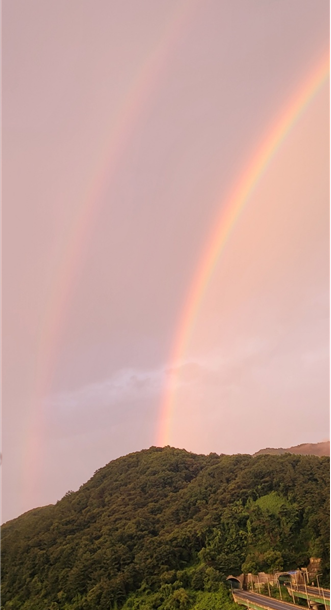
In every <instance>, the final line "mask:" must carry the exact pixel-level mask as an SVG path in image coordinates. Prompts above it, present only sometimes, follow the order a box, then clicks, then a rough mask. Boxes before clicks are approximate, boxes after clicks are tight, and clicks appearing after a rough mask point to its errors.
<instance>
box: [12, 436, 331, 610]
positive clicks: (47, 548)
mask: <svg viewBox="0 0 331 610" xmlns="http://www.w3.org/2000/svg"><path fill="white" fill-rule="evenodd" d="M328 523H329V459H328V458H324V457H322V458H317V457H314V456H299V455H298V456H296V455H288V454H285V455H281V456H270V455H261V456H258V457H255V458H253V457H252V456H249V455H235V456H225V455H221V456H218V455H216V454H210V455H208V456H204V455H195V454H192V453H188V452H186V451H184V450H178V449H173V448H170V447H166V448H164V449H160V448H156V447H152V448H150V449H149V450H144V451H141V452H138V453H133V454H130V455H127V456H125V457H123V458H119V459H117V460H114V461H112V462H110V463H109V464H108V465H107V466H105V467H104V468H101V469H100V470H98V471H97V472H96V473H95V475H94V476H93V477H92V479H90V481H88V482H87V483H86V484H85V485H83V486H82V487H81V488H80V489H79V490H78V491H77V492H75V493H74V492H70V493H68V494H66V496H65V497H64V498H63V499H62V500H60V501H59V502H58V503H57V504H56V505H54V506H47V507H44V508H40V509H36V510H32V511H30V512H28V513H25V514H24V515H22V516H21V517H19V518H17V519H15V520H13V521H10V522H8V523H7V524H5V525H4V526H3V528H2V603H3V607H4V608H5V610H7V609H9V608H11V609H16V608H24V609H25V610H28V609H32V608H33V609H34V610H38V609H39V608H40V609H41V608H52V610H54V609H55V608H59V609H63V610H69V609H73V608H75V609H76V610H78V609H80V610H93V609H95V608H100V609H101V610H103V609H107V610H108V609H109V608H119V607H121V606H123V605H124V607H125V609H129V608H131V609H133V610H134V609H138V608H141V609H147V608H149V609H152V608H161V609H163V610H172V609H175V608H179V609H182V610H185V609H189V608H193V607H194V608H201V609H202V608H204V607H205V606H204V605H203V604H206V603H207V602H201V599H200V598H199V595H202V594H203V595H207V594H208V595H214V596H215V595H216V596H217V595H219V596H222V595H223V594H224V591H223V590H222V587H221V588H220V583H221V582H223V581H224V579H225V577H226V576H227V575H229V574H230V573H232V574H240V573H241V572H242V571H247V572H248V571H253V572H254V571H257V570H266V571H274V570H276V569H281V568H284V569H286V570H287V569H291V568H297V567H298V566H303V565H307V563H308V561H309V557H311V556H318V557H321V558H322V569H323V572H324V578H327V573H328V558H329V528H328ZM222 591H223V593H222ZM199 599H200V602H199ZM215 599H216V598H215ZM199 603H200V605H199ZM213 603H214V605H215V607H220V605H221V606H222V607H224V608H225V610H226V608H229V609H230V607H232V606H231V602H229V601H227V600H226V599H222V600H221V598H218V602H217V603H216V602H215V601H214V602H212V601H211V600H209V602H208V604H207V607H209V608H212V607H213V606H212V604H213ZM194 604H195V605H194ZM201 604H202V605H201ZM227 604H230V606H228V605H227Z"/></svg>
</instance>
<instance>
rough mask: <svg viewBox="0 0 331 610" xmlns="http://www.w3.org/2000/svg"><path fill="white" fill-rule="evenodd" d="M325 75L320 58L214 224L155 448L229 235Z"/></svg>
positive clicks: (178, 338)
mask: <svg viewBox="0 0 331 610" xmlns="http://www.w3.org/2000/svg"><path fill="white" fill-rule="evenodd" d="M328 74H329V55H327V57H324V58H323V60H322V61H321V62H320V63H319V64H318V66H317V67H316V68H315V70H314V71H313V72H312V73H311V74H310V75H309V77H308V78H307V79H306V80H305V81H304V83H303V84H302V85H301V86H300V88H299V90H298V91H296V93H295V95H294V96H293V97H292V98H291V100H290V102H289V103H288V104H287V105H286V107H285V109H284V110H283V111H282V113H281V114H280V116H278V117H277V119H276V121H275V122H274V123H273V125H272V127H271V129H270V131H269V132H268V133H267V135H266V137H265V138H264V139H263V140H262V142H261V143H260V145H259V146H258V148H257V149H256V151H255V153H254V154H253V156H252V157H251V158H250V160H249V163H248V164H247V166H246V167H245V169H244V171H243V172H242V173H241V174H240V175H239V179H238V181H237V183H236V184H235V186H234V188H233V189H232V191H231V192H230V195H229V197H228V198H227V199H226V201H225V203H224V204H223V205H222V210H221V213H220V216H219V218H218V219H217V222H216V223H215V227H216V228H215V229H214V230H213V231H212V233H211V235H210V236H209V239H208V242H207V246H206V248H205V250H204V251H203V254H202V256H201V258H200V262H199V264H198V268H197V270H196V273H195V275H194V277H193V281H192V283H191V286H190V288H189V291H188V294H187V298H186V301H185V304H184V307H183V309H182V312H181V316H180V320H179V324H178V330H177V332H176V335H175V341H174V344H173V350H172V354H171V357H170V363H171V364H170V368H171V370H172V374H171V375H170V376H169V381H168V383H167V386H166V391H165V395H164V398H163V401H162V405H161V414H160V419H159V430H158V438H157V444H158V445H161V446H164V445H166V444H168V443H169V440H170V427H171V424H172V420H173V411H174V396H175V392H176V386H177V376H176V368H177V367H178V366H180V364H181V362H182V360H183V356H184V352H185V348H186V345H187V343H188V340H189V337H190V335H191V333H192V329H193V326H194V323H195V321H196V318H197V314H198V311H199V308H200V305H201V303H202V300H203V297H204V295H205V292H206V290H207V287H208V284H209V282H210V280H211V277H212V275H213V272H214V270H215V267H216V265H217V262H218V260H219V257H220V255H221V253H222V251H223V249H224V247H225V245H226V243H227V240H228V238H229V235H230V234H231V231H232V229H233V227H234V226H235V224H236V221H237V219H238V217H239V216H240V214H241V212H242V211H243V209H244V207H245V205H246V203H247V201H248V200H249V198H250V196H251V195H252V193H253V191H254V188H255V187H256V185H257V184H258V182H259V181H260V179H261V177H262V176H263V174H264V172H265V170H266V168H267V167H268V165H269V163H270V161H271V160H272V158H273V157H274V155H275V154H276V152H277V151H278V149H279V147H280V145H281V144H282V142H283V141H284V139H285V138H286V136H287V134H288V132H289V131H290V129H291V128H292V127H293V125H294V124H295V123H296V122H297V121H298V119H299V118H300V116H301V115H302V113H303V112H304V110H305V109H306V107H307V106H308V105H309V103H310V102H311V100H312V99H313V98H314V96H315V95H316V93H317V92H318V91H319V89H320V88H321V87H322V85H323V84H324V83H325V82H326V80H327V78H328ZM222 203H223V202H222Z"/></svg>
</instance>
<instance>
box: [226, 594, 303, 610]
mask: <svg viewBox="0 0 331 610" xmlns="http://www.w3.org/2000/svg"><path fill="white" fill-rule="evenodd" d="M232 595H233V600H234V601H235V602H236V603H237V604H240V605H241V606H246V608H249V609H250V610H298V608H299V606H297V605H296V604H290V603H288V602H283V601H281V600H279V599H275V598H274V597H268V596H267V595H261V594H260V593H253V592H252V591H243V590H241V589H236V590H233V591H232Z"/></svg>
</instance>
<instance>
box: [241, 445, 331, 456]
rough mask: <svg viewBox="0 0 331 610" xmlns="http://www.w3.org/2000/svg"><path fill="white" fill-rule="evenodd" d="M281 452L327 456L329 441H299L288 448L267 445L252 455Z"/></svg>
mask: <svg viewBox="0 0 331 610" xmlns="http://www.w3.org/2000/svg"><path fill="white" fill-rule="evenodd" d="M282 453H296V454H299V455H317V456H319V457H322V456H324V455H327V456H329V455H330V441H322V442H321V443H301V445H295V446H294V447H289V448H288V449H284V448H283V447H280V448H279V449H273V448H271V447H267V448H266V449H260V451H257V452H256V453H254V455H253V457H255V456H257V455H281V454H282Z"/></svg>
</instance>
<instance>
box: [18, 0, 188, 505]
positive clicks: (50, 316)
mask: <svg viewBox="0 0 331 610" xmlns="http://www.w3.org/2000/svg"><path fill="white" fill-rule="evenodd" d="M199 6H200V3H199V1H198V0H184V2H182V3H179V4H178V5H176V6H175V8H174V10H173V12H172V13H171V14H170V17H169V20H168V22H167V23H165V24H164V28H163V32H162V35H161V36H160V37H159V39H158V40H157V42H156V43H155V45H154V47H152V48H151V49H150V52H149V53H148V55H147V56H146V57H145V59H144V61H143V62H142V63H141V64H140V65H138V66H137V71H136V73H135V74H134V76H133V78H132V80H131V83H130V84H129V86H128V90H127V92H126V95H125V96H124V98H123V99H122V102H121V103H120V105H119V107H118V111H117V113H116V112H115V113H113V114H112V115H111V116H109V124H108V125H105V137H104V140H103V141H102V142H100V147H99V151H98V155H97V158H96V160H95V164H94V167H93V168H91V171H90V172H89V175H88V176H86V177H83V180H82V190H81V193H80V205H79V206H78V209H77V212H76V214H73V217H72V220H71V224H70V226H68V229H67V231H66V232H65V234H64V235H63V236H62V237H63V238H62V243H63V244H64V245H63V246H62V248H61V252H59V254H58V262H57V265H56V266H55V269H54V272H53V273H52V277H53V280H52V284H51V288H50V291H49V298H48V302H47V304H46V307H45V310H44V316H43V318H42V319H41V320H40V327H39V342H38V353H37V358H36V367H35V369H36V370H35V382H34V395H33V399H32V403H31V405H30V418H29V426H28V430H27V432H26V447H25V448H24V449H23V456H22V457H23V464H24V467H23V470H24V472H23V479H24V482H23V486H24V490H23V498H24V502H25V504H26V506H25V507H24V509H25V510H27V508H30V507H31V503H32V501H33V500H32V498H34V497H35V492H36V490H37V487H38V478H39V470H40V464H41V463H42V454H43V442H44V440H45V437H46V434H45V425H46V424H45V420H44V419H45V418H44V413H45V398H46V397H47V396H48V395H49V394H50V392H51V386H52V378H53V375H54V371H55V369H56V360H57V356H58V353H59V345H60V343H61V337H62V334H63V329H64V326H65V322H66V316H67V311H68V309H69V307H70V301H71V292H72V286H73V284H74V280H75V277H76V276H77V275H78V274H79V271H80V269H81V268H82V266H83V263H84V260H85V258H86V256H87V253H88V247H89V242H90V238H91V236H92V235H93V230H94V227H95V223H96V220H97V218H98V216H99V213H100V209H101V207H102V197H103V195H104V192H105V190H106V187H108V188H109V186H110V184H111V180H112V179H113V178H114V176H116V172H117V169H118V167H119V164H120V162H121V160H122V158H123V156H124V155H125V152H126V150H127V148H128V145H129V143H130V139H131V138H132V134H133V133H134V130H135V127H136V125H137V123H138V121H139V120H140V119H141V114H142V113H143V112H144V111H145V110H146V107H147V106H148V104H149V103H150V102H151V98H152V97H153V96H154V95H156V94H157V93H158V88H159V85H160V80H161V78H162V77H163V76H164V72H165V69H166V68H167V66H168V65H169V64H170V65H171V62H172V60H173V56H174V50H175V49H176V47H177V45H178V43H179V42H180V41H181V39H182V36H183V34H184V33H185V29H186V28H187V27H188V26H189V23H190V18H192V16H193V15H194V12H195V11H196V10H197V9H198V8H199Z"/></svg>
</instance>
